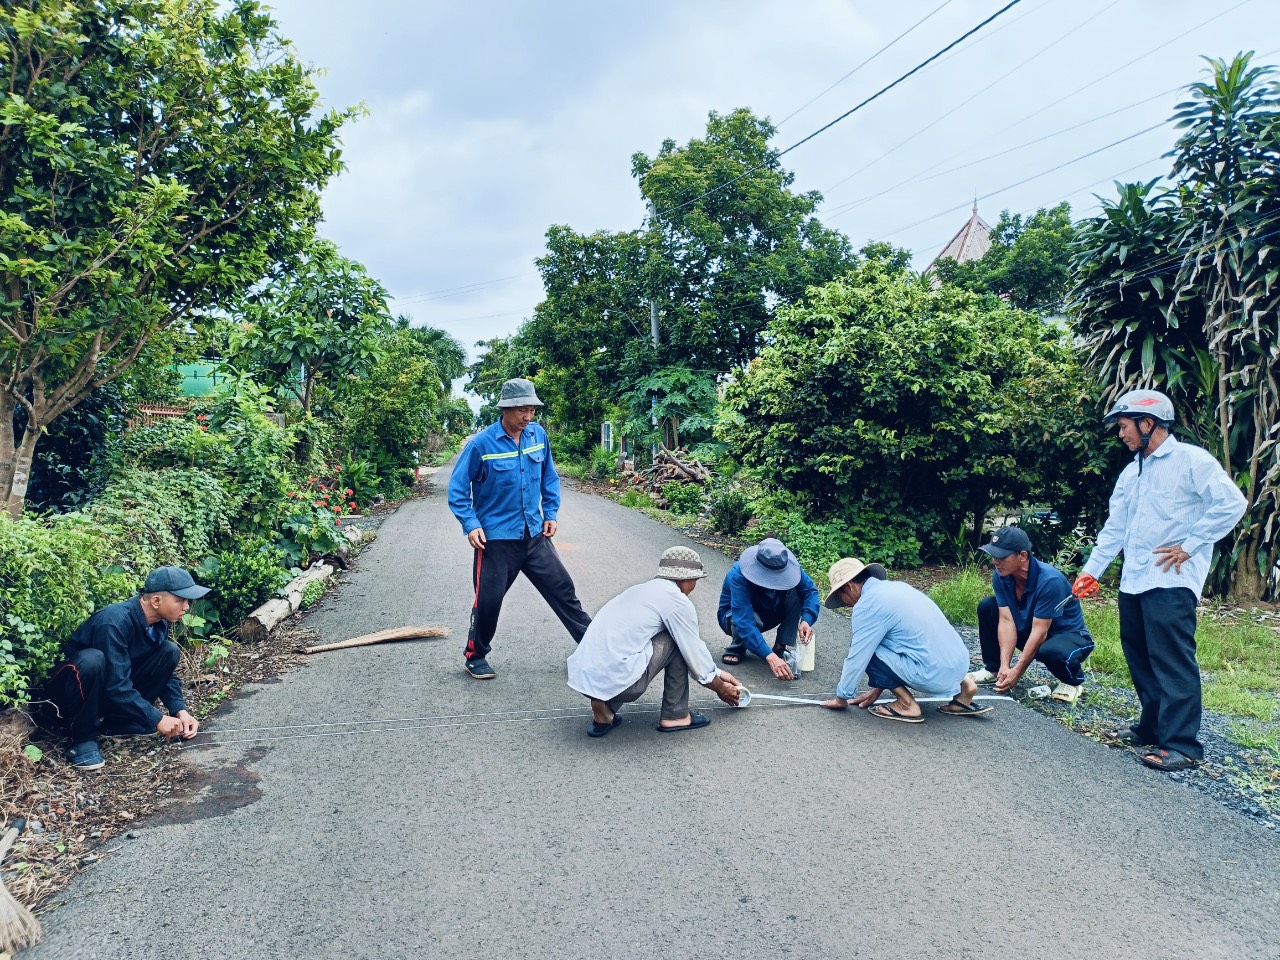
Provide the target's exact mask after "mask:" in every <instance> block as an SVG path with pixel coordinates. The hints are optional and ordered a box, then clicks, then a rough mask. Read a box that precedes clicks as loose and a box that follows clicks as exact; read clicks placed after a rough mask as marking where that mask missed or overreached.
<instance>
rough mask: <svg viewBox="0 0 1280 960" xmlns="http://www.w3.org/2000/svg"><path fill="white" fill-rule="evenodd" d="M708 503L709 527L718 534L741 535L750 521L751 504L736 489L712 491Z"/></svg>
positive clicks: (725, 488)
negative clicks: (709, 511)
mask: <svg viewBox="0 0 1280 960" xmlns="http://www.w3.org/2000/svg"><path fill="white" fill-rule="evenodd" d="M710 501H711V526H712V527H714V528H715V529H716V530H717V531H719V532H720V533H727V534H729V535H730V536H733V535H735V534H738V533H741V532H742V531H743V529H744V528H745V527H746V525H747V521H748V520H750V519H751V503H750V501H749V500H748V499H747V495H746V494H745V493H744V492H743V491H742V490H740V489H738V488H737V487H721V488H719V489H716V490H713V491H712V493H711V497H710Z"/></svg>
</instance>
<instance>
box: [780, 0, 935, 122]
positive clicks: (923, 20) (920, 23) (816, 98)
mask: <svg viewBox="0 0 1280 960" xmlns="http://www.w3.org/2000/svg"><path fill="white" fill-rule="evenodd" d="M953 2H954V0H943V2H942V3H940V4H939V5H938V6H936V7H934V8H933V9H932V10H930V11H929V12H928V13H926V14H925V15H924V17H922V18H921V19H919V20H917V21H916V22H915V23H913V24H912V25H911V26H909V27H908V28H907V29H906V30H903V31H902V33H900V34H898V35H897V36H896V37H894V38H893V39H892V40H890V41H889V42H888V43H886V44H885V45H884V46H883V47H881V48H880V49H879V50H877V51H876V52H875V53H873V54H872V55H871V56H869V57H867V59H865V60H863V61H862V62H861V63H860V64H858V65H857V66H856V67H854V68H853V69H852V70H850V71H849V72H848V73H846V74H845V75H844V76H843V77H841V78H840V79H839V80H837V81H836V82H835V83H833V84H831V86H829V87H827V89H825V90H823V91H822V92H821V93H819V94H817V95H816V96H814V97H811V98H810V99H808V100H806V101H805V102H804V103H802V104H800V106H798V107H796V109H794V110H792V111H791V112H790V113H788V114H787V115H786V116H785V117H783V118H782V119H781V120H779V121H778V122H777V123H776V124H774V126H775V127H778V128H781V126H782V125H783V124H784V123H786V122H787V121H788V120H790V119H791V118H792V117H794V116H795V115H796V114H798V113H800V112H801V111H802V110H804V109H805V108H806V107H808V106H810V105H811V104H814V103H816V102H817V101H819V100H821V99H822V98H823V97H825V96H826V95H827V94H828V93H830V92H831V91H832V90H834V89H835V88H836V87H838V86H840V84H842V83H844V82H845V81H846V80H848V79H849V78H850V77H852V76H853V75H854V74H855V73H857V72H858V71H859V70H861V69H862V68H863V67H865V66H866V65H867V64H869V63H870V62H871V61H872V60H874V59H876V57H878V56H880V54H882V53H884V52H885V51H886V50H888V49H889V48H890V47H892V46H893V45H894V44H896V43H897V42H898V41H899V40H901V39H902V38H903V37H905V36H906V35H907V34H909V33H911V32H912V31H914V30H915V29H916V28H917V27H920V26H923V25H924V24H925V23H926V22H927V21H928V20H929V19H930V18H931V17H933V15H934V14H936V13H938V12H939V11H940V10H942V9H943V7H947V6H950V5H951V4H952V3H953Z"/></svg>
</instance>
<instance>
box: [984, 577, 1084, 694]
mask: <svg viewBox="0 0 1280 960" xmlns="http://www.w3.org/2000/svg"><path fill="white" fill-rule="evenodd" d="M1029 636H1031V628H1030V627H1028V628H1027V629H1026V630H1022V631H1020V632H1019V633H1018V644H1017V646H1018V649H1019V650H1021V649H1022V648H1023V647H1025V646H1026V645H1027V638H1028V637H1029ZM978 642H979V643H980V644H981V645H982V665H983V666H984V667H986V668H987V669H988V670H990V671H991V672H992V673H996V672H998V671H999V670H1000V605H999V604H998V603H996V598H995V597H987V598H986V599H985V600H982V601H981V602H980V603H979V604H978ZM1091 653H1093V641H1092V640H1090V639H1089V638H1088V637H1086V636H1084V635H1083V634H1079V633H1055V634H1054V635H1053V636H1051V637H1045V638H1044V642H1043V643H1041V644H1040V646H1039V648H1038V649H1037V650H1036V659H1037V660H1039V661H1040V662H1041V663H1043V664H1044V665H1045V667H1046V668H1047V669H1048V671H1049V672H1050V673H1052V674H1053V675H1054V676H1055V677H1056V678H1057V679H1058V680H1059V682H1061V683H1069V684H1071V685H1072V686H1073V687H1078V686H1080V684H1082V683H1084V669H1083V664H1084V662H1085V661H1086V660H1088V659H1089V654H1091Z"/></svg>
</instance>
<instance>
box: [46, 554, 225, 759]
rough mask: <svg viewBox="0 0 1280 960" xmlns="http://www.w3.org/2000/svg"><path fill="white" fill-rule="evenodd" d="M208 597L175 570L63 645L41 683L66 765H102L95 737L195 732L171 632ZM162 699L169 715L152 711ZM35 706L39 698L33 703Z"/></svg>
mask: <svg viewBox="0 0 1280 960" xmlns="http://www.w3.org/2000/svg"><path fill="white" fill-rule="evenodd" d="M208 592H209V588H208V587H201V586H197V585H196V582H195V581H194V580H192V579H191V574H189V573H187V571H185V570H181V569H179V568H178V567H160V568H158V569H156V570H153V571H152V572H151V573H149V574H148V575H147V579H146V580H145V581H144V583H143V585H142V593H141V594H140V595H139V596H136V597H131V598H130V599H128V600H121V601H120V602H119V603H113V604H111V605H110V606H106V607H103V608H102V609H101V610H99V611H97V612H96V613H94V614H93V616H91V617H90V618H89V619H88V620H86V621H85V622H84V623H82V624H80V626H78V627H77V628H76V629H75V632H73V633H72V634H71V638H70V639H69V640H68V641H67V643H66V654H67V659H66V661H65V662H64V663H62V664H60V665H59V666H58V667H57V668H56V669H55V670H54V671H53V673H52V674H51V675H50V676H49V679H48V680H47V681H45V683H44V687H43V690H42V692H41V693H40V695H39V698H40V699H41V700H42V701H43V702H42V703H41V704H39V707H38V709H39V714H40V722H41V725H42V726H46V727H51V728H53V729H60V728H66V730H67V734H68V736H69V738H70V740H71V748H70V749H69V750H68V751H67V760H68V762H69V763H70V764H71V765H72V766H73V767H76V768H77V769H80V770H97V769H98V768H99V767H102V766H104V765H105V764H106V761H105V760H103V758H102V753H101V751H100V750H99V749H98V736H99V734H103V735H106V736H122V737H131V736H145V735H148V734H152V733H159V734H160V735H162V736H163V737H165V738H166V739H169V740H173V739H175V738H178V737H181V738H182V739H183V740H190V739H191V738H192V737H194V736H195V735H196V731H197V730H198V729H199V728H200V723H199V721H197V720H196V718H195V717H193V716H192V715H191V714H190V713H188V712H187V704H186V701H185V700H183V698H182V682H181V681H180V680H179V679H178V677H177V674H176V673H175V671H176V670H177V668H178V659H179V650H178V645H177V644H176V643H174V642H173V640H172V639H170V635H171V633H172V631H173V625H174V624H175V623H177V622H178V621H179V620H181V619H182V616H183V614H185V613H186V612H187V610H189V609H190V608H191V601H192V600H198V599H199V598H200V597H203V596H204V595H205V594H206V593H208ZM157 698H158V699H159V700H160V701H161V702H162V703H164V705H165V709H166V710H168V711H169V712H168V714H165V713H163V712H162V711H160V710H159V709H158V708H157V707H156V706H155V701H156V699H157ZM32 699H33V702H35V700H36V699H37V698H34V697H33V698H32Z"/></svg>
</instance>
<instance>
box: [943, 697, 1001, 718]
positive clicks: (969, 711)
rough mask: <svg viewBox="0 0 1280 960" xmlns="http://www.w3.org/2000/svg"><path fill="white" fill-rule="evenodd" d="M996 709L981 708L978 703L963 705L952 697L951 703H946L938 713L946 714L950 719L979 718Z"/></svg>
mask: <svg viewBox="0 0 1280 960" xmlns="http://www.w3.org/2000/svg"><path fill="white" fill-rule="evenodd" d="M994 709H995V707H992V706H986V707H980V706H978V705H977V704H976V703H961V702H960V701H959V700H957V699H956V698H955V697H952V698H951V702H950V703H944V704H943V705H942V706H940V707H939V708H938V712H939V713H945V714H946V715H947V716H948V717H977V716H980V715H982V714H984V713H990V712H991V711H992V710H994Z"/></svg>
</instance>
